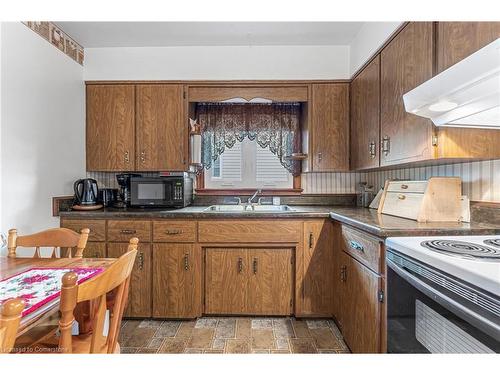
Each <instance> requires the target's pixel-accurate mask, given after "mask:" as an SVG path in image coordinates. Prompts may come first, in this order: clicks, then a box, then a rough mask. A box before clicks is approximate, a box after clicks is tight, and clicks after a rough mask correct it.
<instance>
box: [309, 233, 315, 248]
mask: <svg viewBox="0 0 500 375" xmlns="http://www.w3.org/2000/svg"><path fill="white" fill-rule="evenodd" d="M313 244H314V236H313V234H312V232H310V233H309V249H312V247H313Z"/></svg>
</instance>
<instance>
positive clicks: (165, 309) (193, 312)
mask: <svg viewBox="0 0 500 375" xmlns="http://www.w3.org/2000/svg"><path fill="white" fill-rule="evenodd" d="M152 278H153V296H152V297H153V311H152V315H153V318H195V317H198V316H200V315H201V254H200V250H199V248H198V247H197V246H195V245H194V244H186V243H161V244H160V243H155V244H153V270H152Z"/></svg>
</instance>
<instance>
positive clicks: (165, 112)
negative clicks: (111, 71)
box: [136, 84, 188, 171]
mask: <svg viewBox="0 0 500 375" xmlns="http://www.w3.org/2000/svg"><path fill="white" fill-rule="evenodd" d="M183 94H184V88H183V86H182V85H174V84H169V85H137V86H136V103H137V123H136V132H137V153H136V170H138V171H158V170H178V171H184V170H186V169H187V163H188V155H187V152H188V145H187V142H188V135H187V130H188V129H187V122H185V121H184V112H185V111H184V99H183Z"/></svg>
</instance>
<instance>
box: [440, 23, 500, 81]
mask: <svg viewBox="0 0 500 375" xmlns="http://www.w3.org/2000/svg"><path fill="white" fill-rule="evenodd" d="M497 38H500V22H438V26H437V68H438V73H439V72H442V71H443V70H445V69H447V68H449V67H450V66H452V65H454V64H456V63H457V62H459V61H460V60H462V59H464V58H465V57H467V56H469V55H470V54H472V53H474V52H476V51H477V50H479V49H481V48H482V47H484V46H485V45H487V44H489V43H491V42H493V41H494V40H495V39H497Z"/></svg>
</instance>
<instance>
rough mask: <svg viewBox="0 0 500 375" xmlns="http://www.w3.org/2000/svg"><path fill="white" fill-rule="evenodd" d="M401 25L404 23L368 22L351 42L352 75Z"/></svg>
mask: <svg viewBox="0 0 500 375" xmlns="http://www.w3.org/2000/svg"><path fill="white" fill-rule="evenodd" d="M401 24H402V22H366V23H365V24H364V25H363V26H362V27H361V29H360V30H359V32H358V34H357V35H356V37H355V38H354V39H353V41H352V42H351V48H350V57H349V60H350V61H349V68H350V74H351V75H353V74H354V73H356V71H357V70H358V69H359V68H360V67H361V66H362V65H363V64H364V63H365V62H366V61H367V60H368V59H369V58H370V57H371V56H372V55H373V54H374V53H375V51H376V50H377V49H378V48H379V47H380V46H381V45H382V44H384V42H385V41H386V40H387V39H388V38H389V37H390V36H391V34H392V33H393V32H394V31H395V30H396V29H397V28H398V27H399V26H400V25H401Z"/></svg>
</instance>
